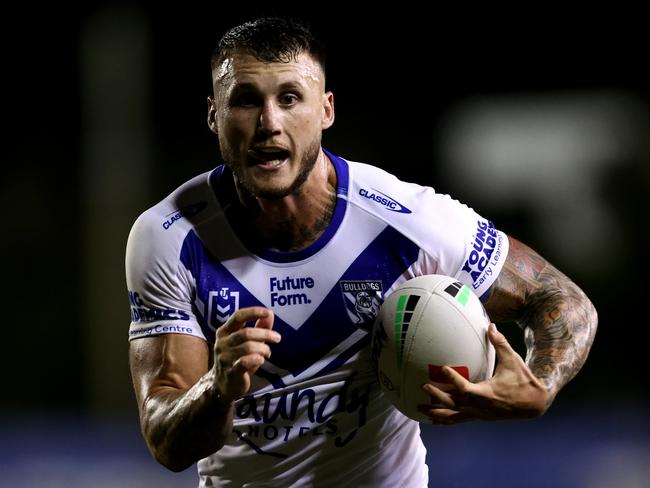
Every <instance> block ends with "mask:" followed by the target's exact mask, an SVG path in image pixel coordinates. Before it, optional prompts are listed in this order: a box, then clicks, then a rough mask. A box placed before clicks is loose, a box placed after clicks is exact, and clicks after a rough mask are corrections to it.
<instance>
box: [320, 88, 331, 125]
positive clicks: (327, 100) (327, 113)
mask: <svg viewBox="0 0 650 488" xmlns="http://www.w3.org/2000/svg"><path fill="white" fill-rule="evenodd" d="M333 123H334V94H333V93H332V92H325V93H324V94H323V119H322V121H321V127H322V128H323V130H325V129H329V128H330V127H332V124H333Z"/></svg>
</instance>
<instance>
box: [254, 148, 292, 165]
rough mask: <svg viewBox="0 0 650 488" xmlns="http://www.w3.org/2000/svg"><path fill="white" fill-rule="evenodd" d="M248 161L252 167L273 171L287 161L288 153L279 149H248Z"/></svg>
mask: <svg viewBox="0 0 650 488" xmlns="http://www.w3.org/2000/svg"><path fill="white" fill-rule="evenodd" d="M247 154H248V159H249V161H250V162H251V163H252V164H253V165H254V166H259V167H261V168H263V169H268V170H273V169H277V168H280V167H281V166H284V164H285V163H286V162H287V160H288V159H289V156H290V154H289V151H287V150H286V149H282V148H279V147H256V148H252V149H249V150H248V152H247Z"/></svg>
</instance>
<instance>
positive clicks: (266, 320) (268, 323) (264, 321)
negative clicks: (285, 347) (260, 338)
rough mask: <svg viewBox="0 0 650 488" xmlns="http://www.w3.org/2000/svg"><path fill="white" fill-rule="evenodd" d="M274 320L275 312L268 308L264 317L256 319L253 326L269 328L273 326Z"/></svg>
mask: <svg viewBox="0 0 650 488" xmlns="http://www.w3.org/2000/svg"><path fill="white" fill-rule="evenodd" d="M274 320H275V314H274V313H273V310H268V313H267V314H266V315H265V316H264V317H260V318H259V319H257V322H255V328H257V329H269V330H271V329H272V328H273V322H274ZM279 335H280V334H278V336H279Z"/></svg>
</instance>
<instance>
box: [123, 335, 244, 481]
mask: <svg viewBox="0 0 650 488" xmlns="http://www.w3.org/2000/svg"><path fill="white" fill-rule="evenodd" d="M210 354H211V351H210V349H209V346H208V344H207V343H206V342H205V341H203V340H201V339H198V338H196V337H193V336H188V335H183V334H166V335H161V336H156V337H148V338H142V339H137V340H134V341H132V342H131V344H130V364H131V375H132V377H133V386H134V388H135V394H136V399H137V402H138V408H139V411H140V425H141V428H142V433H143V435H144V438H145V439H146V441H147V445H148V446H149V450H150V451H151V453H152V454H153V456H154V457H155V458H156V460H157V461H158V462H159V463H161V464H162V465H164V466H165V467H167V468H169V469H171V470H173V471H181V470H183V469H185V468H187V467H189V466H190V465H191V464H193V463H194V462H196V461H197V460H198V459H201V458H203V457H205V456H208V455H209V454H211V453H213V452H215V451H217V450H218V449H220V448H221V447H222V445H223V443H224V440H225V438H226V436H227V435H228V434H229V432H230V431H231V430H232V407H231V406H230V404H229V403H228V402H225V401H224V400H222V399H221V398H220V396H219V392H218V391H217V389H216V387H215V378H214V376H215V375H214V372H213V371H212V370H210V371H209V370H208V362H209V357H210Z"/></svg>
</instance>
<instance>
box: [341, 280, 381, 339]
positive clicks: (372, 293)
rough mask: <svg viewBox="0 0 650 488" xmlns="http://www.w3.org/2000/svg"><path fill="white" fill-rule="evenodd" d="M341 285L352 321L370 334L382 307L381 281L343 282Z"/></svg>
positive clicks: (346, 307)
mask: <svg viewBox="0 0 650 488" xmlns="http://www.w3.org/2000/svg"><path fill="white" fill-rule="evenodd" d="M340 284H341V293H342V294H343V302H344V303H345V309H346V310H347V312H348V316H349V317H350V320H352V322H353V323H354V324H356V325H357V326H358V327H359V328H361V329H363V330H365V331H368V332H369V331H370V329H371V327H372V324H373V323H374V321H375V318H376V317H377V314H378V313H379V308H380V307H381V300H382V292H383V289H382V284H381V281H379V280H375V281H341V282H340Z"/></svg>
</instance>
